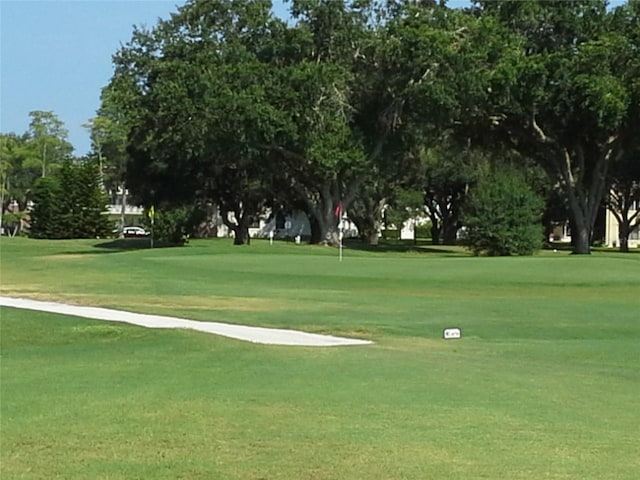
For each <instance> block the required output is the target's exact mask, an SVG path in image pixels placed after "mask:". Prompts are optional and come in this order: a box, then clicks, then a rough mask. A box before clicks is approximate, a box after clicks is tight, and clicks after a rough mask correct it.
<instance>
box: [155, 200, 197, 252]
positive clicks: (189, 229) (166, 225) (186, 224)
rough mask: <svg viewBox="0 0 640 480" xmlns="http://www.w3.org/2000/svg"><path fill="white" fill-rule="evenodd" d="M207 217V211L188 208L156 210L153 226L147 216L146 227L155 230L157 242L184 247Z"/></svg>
mask: <svg viewBox="0 0 640 480" xmlns="http://www.w3.org/2000/svg"><path fill="white" fill-rule="evenodd" d="M205 217H206V213H205V211H204V210H202V209H200V208H194V207H186V206H182V207H173V208H168V209H167V208H158V209H155V214H154V218H153V225H152V224H151V220H150V219H149V217H148V216H147V217H146V219H147V220H146V221H145V227H146V228H147V229H148V230H150V231H151V230H153V238H154V240H155V241H157V242H160V243H164V244H171V245H184V244H185V243H186V242H187V241H188V238H189V236H191V235H192V234H193V232H194V230H195V228H196V227H197V226H198V225H199V224H200V223H201V222H202V221H203V220H204V219H205Z"/></svg>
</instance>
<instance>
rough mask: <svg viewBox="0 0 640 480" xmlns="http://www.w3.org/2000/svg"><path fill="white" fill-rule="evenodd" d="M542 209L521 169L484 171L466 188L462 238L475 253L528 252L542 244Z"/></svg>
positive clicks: (530, 252)
mask: <svg viewBox="0 0 640 480" xmlns="http://www.w3.org/2000/svg"><path fill="white" fill-rule="evenodd" d="M543 209H544V201H543V199H542V198H541V197H540V196H539V195H537V194H536V193H535V192H534V191H533V190H532V189H531V188H530V187H529V185H528V183H527V182H526V180H525V178H524V176H523V175H522V173H520V172H518V171H516V170H513V169H507V170H503V171H492V172H489V173H486V174H485V175H484V176H483V177H482V178H481V179H480V181H479V182H478V184H477V185H476V186H475V187H474V188H473V189H472V190H471V191H470V192H469V197H468V203H467V207H466V209H465V214H464V216H463V223H464V226H465V229H464V234H463V242H464V244H465V245H467V247H468V248H469V249H470V250H471V251H472V252H473V253H474V254H475V255H481V254H485V255H490V256H499V255H531V254H532V253H533V252H534V251H535V250H537V249H539V248H541V246H542V239H543V230H542V224H541V222H540V218H541V215H542V212H543Z"/></svg>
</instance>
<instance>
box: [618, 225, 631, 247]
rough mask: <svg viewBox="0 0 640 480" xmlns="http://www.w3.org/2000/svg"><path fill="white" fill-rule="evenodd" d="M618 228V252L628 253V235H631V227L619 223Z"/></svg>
mask: <svg viewBox="0 0 640 480" xmlns="http://www.w3.org/2000/svg"><path fill="white" fill-rule="evenodd" d="M618 228H619V231H620V233H619V234H618V241H619V242H620V251H621V252H623V253H629V235H630V234H631V226H630V225H629V224H628V223H627V222H620V223H619V224H618Z"/></svg>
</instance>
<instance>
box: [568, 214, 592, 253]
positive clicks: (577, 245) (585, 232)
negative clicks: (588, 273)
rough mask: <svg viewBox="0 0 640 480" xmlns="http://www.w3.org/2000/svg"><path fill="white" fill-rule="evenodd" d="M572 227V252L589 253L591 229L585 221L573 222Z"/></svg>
mask: <svg viewBox="0 0 640 480" xmlns="http://www.w3.org/2000/svg"><path fill="white" fill-rule="evenodd" d="M574 225H575V226H574V229H573V230H572V231H571V242H572V243H573V252H572V253H573V254H575V255H589V254H591V229H590V228H589V227H588V226H587V224H586V223H585V222H577V221H576V222H574Z"/></svg>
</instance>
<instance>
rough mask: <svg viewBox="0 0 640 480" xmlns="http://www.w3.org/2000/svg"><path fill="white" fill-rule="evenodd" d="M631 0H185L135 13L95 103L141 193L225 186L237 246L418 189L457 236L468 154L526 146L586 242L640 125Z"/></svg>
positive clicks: (370, 216)
mask: <svg viewBox="0 0 640 480" xmlns="http://www.w3.org/2000/svg"><path fill="white" fill-rule="evenodd" d="M639 5H640V2H638V1H637V0H632V1H630V2H628V3H627V4H625V5H623V6H621V7H619V8H616V9H613V10H611V9H608V8H607V3H606V1H605V0H576V1H571V2H547V1H543V0H524V1H520V2H491V1H476V2H475V3H474V5H473V7H472V8H468V9H466V10H459V9H452V8H448V7H447V6H446V4H445V2H435V1H425V2H414V1H409V0H406V1H394V2H383V1H380V2H378V1H374V0H365V1H362V0H361V1H353V2H343V1H338V0H323V1H308V0H293V1H292V2H291V3H290V18H289V19H288V20H287V21H284V20H282V19H279V18H276V17H274V16H273V14H272V13H271V10H270V9H271V4H270V2H269V1H266V0H262V1H256V2H243V1H237V0H217V1H215V2H211V1H202V0H191V1H188V2H187V3H186V4H185V5H184V6H182V7H180V8H179V9H178V10H177V12H176V13H175V14H173V15H172V16H171V18H170V19H168V20H164V21H160V22H159V23H158V24H157V25H156V26H155V27H153V28H151V29H138V28H136V29H135V30H134V32H133V36H132V39H131V41H130V42H129V43H128V44H126V45H125V46H123V47H122V48H121V49H120V50H119V51H118V52H117V53H116V55H115V56H114V64H115V73H114V75H113V77H112V79H111V81H110V83H109V85H108V86H107V88H106V89H105V92H104V94H103V97H104V98H105V99H108V101H103V107H105V108H106V106H108V107H109V109H110V111H111V112H112V114H111V117H109V118H112V119H114V118H116V117H117V118H118V120H117V122H118V124H119V125H122V126H124V129H123V130H122V131H123V132H126V144H127V155H128V162H127V165H126V169H125V170H126V182H127V186H128V187H129V188H130V189H131V190H132V191H133V193H134V194H135V195H136V197H137V198H138V200H139V201H140V202H143V203H146V204H147V205H151V204H163V203H164V204H167V205H172V206H179V205H186V204H194V203H198V202H200V203H203V204H206V203H215V204H216V205H218V206H219V208H220V212H221V214H222V217H223V220H224V221H225V223H227V225H228V226H229V227H230V228H231V229H232V230H233V231H234V233H235V238H236V242H237V243H244V242H246V241H248V226H249V224H250V223H251V222H252V221H253V219H254V218H255V216H256V215H257V214H258V213H260V212H261V211H262V210H263V209H264V208H265V207H272V208H274V209H287V208H292V206H293V205H296V206H297V207H302V208H303V209H304V210H305V211H306V213H307V214H308V216H309V218H310V220H311V225H312V232H313V240H315V241H319V242H326V243H336V242H337V238H338V237H337V223H338V222H337V218H336V217H335V216H334V214H333V213H334V210H335V208H336V205H338V204H339V203H340V204H343V205H344V206H345V207H346V208H347V209H349V208H351V207H353V211H354V218H355V219H357V221H358V222H359V226H361V228H362V229H363V233H364V232H369V231H370V233H368V234H366V235H365V236H367V237H368V238H372V237H373V236H374V235H373V234H372V233H371V232H375V231H376V229H377V228H379V225H380V219H381V215H382V210H383V208H382V207H383V206H384V205H385V204H392V203H393V202H394V198H393V197H394V195H396V194H398V192H402V191H403V190H405V189H406V188H407V187H409V188H413V189H418V191H420V190H421V191H422V192H423V194H424V204H425V207H427V208H429V209H431V210H430V213H432V217H433V218H434V220H437V221H438V222H441V223H442V227H443V229H444V230H445V231H446V233H445V239H446V240H447V241H451V239H452V238H454V235H455V230H456V229H457V227H459V221H458V219H459V218H460V215H461V213H462V212H461V211H460V206H461V205H463V203H464V202H463V200H464V198H463V197H464V195H466V192H467V190H468V187H469V184H470V183H471V182H472V181H473V163H474V162H475V160H473V159H474V158H481V157H484V156H487V155H488V156H493V157H499V156H501V155H502V156H506V157H508V158H513V156H514V152H515V153H517V156H518V157H519V158H522V159H524V160H527V161H534V162H536V163H537V164H539V165H540V166H541V167H542V168H544V170H545V172H546V173H547V175H548V178H549V182H550V184H551V185H557V186H558V188H559V191H560V192H561V193H562V196H563V201H566V203H567V205H568V207H569V214H570V220H571V225H572V231H573V239H574V251H575V252H576V253H588V252H589V251H590V242H591V240H592V238H591V237H592V233H593V228H594V223H595V221H596V216H597V213H598V210H599V208H600V207H601V206H602V202H603V199H604V197H605V193H606V190H607V188H608V186H609V185H610V181H609V178H610V175H609V174H610V169H611V166H612V165H613V164H614V163H615V162H618V160H619V159H620V158H621V157H622V156H624V155H625V152H628V151H630V150H631V149H633V148H636V147H637V144H638V141H639V140H638V136H637V135H636V134H635V133H634V131H635V130H634V129H635V128H636V125H637V124H638V121H639V120H640V118H638V115H639V111H640V108H639V106H638V105H639V102H640V94H639V91H640V88H639V81H638V78H640V68H639V64H640V62H639V60H638V58H639V57H640V56H639V55H637V52H638V47H639V46H638V41H639V38H640V33H639V30H640V16H639V13H638V12H639V11H640V6H639ZM94 130H95V129H94ZM95 133H98V130H96V131H95ZM96 138H97V137H96ZM443 139H446V142H445V140H443ZM438 149H439V150H438ZM475 150H482V152H483V153H482V154H481V155H476V154H475V153H470V152H473V151H475ZM421 152H422V153H421ZM427 152H428V155H427ZM434 152H438V153H437V155H436V154H435V153H434ZM510 152H511V153H510ZM427 158H429V159H430V160H429V161H426V159H427ZM464 158H468V159H470V160H469V161H468V162H467V161H465V160H463V159H464ZM467 164H469V165H467ZM426 167H428V168H427V169H426V170H425V168H426ZM447 169H449V170H447ZM420 172H422V173H420ZM447 172H449V173H447ZM417 175H422V179H421V180H420V178H419V176H417ZM425 175H426V176H425ZM394 192H395V193H394ZM407 198H408V197H407ZM454 199H455V201H454ZM396 200H397V199H396ZM438 215H440V217H438Z"/></svg>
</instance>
